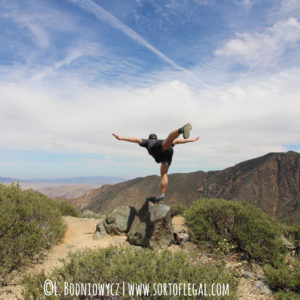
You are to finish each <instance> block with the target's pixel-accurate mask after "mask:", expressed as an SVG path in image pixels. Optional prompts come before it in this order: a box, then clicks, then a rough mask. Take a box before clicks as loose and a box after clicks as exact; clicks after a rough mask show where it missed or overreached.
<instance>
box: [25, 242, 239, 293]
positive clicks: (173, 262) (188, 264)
mask: <svg viewBox="0 0 300 300" xmlns="http://www.w3.org/2000/svg"><path fill="white" fill-rule="evenodd" d="M47 278H50V279H51V280H52V281H53V282H54V281H55V282H56V286H57V293H59V294H61V296H60V299H79V297H77V298H76V297H71V296H69V297H66V295H65V294H64V291H63V290H62V289H63V283H64V282H71V283H91V284H92V283H121V284H122V283H123V282H125V287H126V292H125V294H126V297H122V299H124V298H125V299H128V298H131V299H132V298H133V297H129V294H128V284H134V283H136V284H139V283H144V284H149V289H150V293H153V292H155V290H154V286H153V283H156V284H158V283H177V284H179V283H186V284H187V283H196V284H197V287H198V286H199V284H200V283H206V286H207V293H210V291H211V289H210V287H211V285H212V283H215V284H216V283H220V284H224V285H227V284H228V286H229V296H223V297H222V296H219V297H218V299H236V289H237V280H236V279H234V278H233V277H232V274H231V273H230V272H229V271H228V270H227V269H226V268H225V267H224V266H217V265H214V264H210V265H204V264H203V263H202V262H201V261H200V259H199V257H197V256H196V255H193V254H189V255H188V254H186V253H183V252H182V251H178V252H176V253H172V252H171V251H168V250H163V251H152V250H149V249H143V250H132V249H130V248H129V247H126V248H125V247H123V248H117V247H110V248H107V249H98V250H85V251H84V252H76V253H73V254H69V258H68V260H67V262H66V261H65V262H64V266H63V267H61V268H59V269H56V270H55V271H54V272H53V273H52V274H50V275H48V276H47ZM45 279H46V277H45V275H44V274H42V273H41V274H39V275H34V276H27V277H25V279H24V285H25V292H24V297H25V299H30V297H32V296H33V295H34V296H35V299H45V296H44V292H43V284H44V281H45ZM214 292H215V291H214ZM119 293H120V294H121V295H122V296H123V293H122V292H121V291H119ZM181 294H183V292H181ZM63 295H65V296H63ZM135 296H137V295H135ZM83 298H84V297H82V299H83ZM144 298H145V299H149V298H150V297H144ZM158 298H159V299H170V298H171V297H170V295H168V296H166V295H163V296H161V297H156V298H153V297H152V298H151V299H158ZM177 298H178V299H182V298H183V297H176V299H177ZM186 298H188V297H186ZM190 298H191V297H189V299H190ZM47 299H55V297H53V298H51V297H49V298H47ZM134 299H138V297H135V298H134ZM205 299H215V298H214V297H212V298H211V297H205Z"/></svg>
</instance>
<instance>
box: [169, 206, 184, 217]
mask: <svg viewBox="0 0 300 300" xmlns="http://www.w3.org/2000/svg"><path fill="white" fill-rule="evenodd" d="M186 209H187V207H186V206H185V205H184V204H174V205H172V206H171V213H172V216H173V217H175V216H178V215H184V212H185V210H186Z"/></svg>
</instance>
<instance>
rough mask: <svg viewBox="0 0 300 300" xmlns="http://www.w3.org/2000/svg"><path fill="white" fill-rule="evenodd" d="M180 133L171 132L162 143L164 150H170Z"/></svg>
mask: <svg viewBox="0 0 300 300" xmlns="http://www.w3.org/2000/svg"><path fill="white" fill-rule="evenodd" d="M179 135H180V133H179V132H178V129H177V130H174V131H172V132H171V133H170V134H169V135H168V137H167V138H166V139H165V140H164V141H163V143H162V146H163V149H164V150H167V149H168V148H170V147H171V146H172V144H173V142H174V140H176V139H177V138H178V137H179Z"/></svg>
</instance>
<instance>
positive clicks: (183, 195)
mask: <svg viewBox="0 0 300 300" xmlns="http://www.w3.org/2000/svg"><path fill="white" fill-rule="evenodd" d="M159 182H160V178H159V176H155V175H151V176H147V177H138V178H134V179H131V180H129V181H126V182H122V183H119V184H114V185H104V186H102V187H100V188H99V189H95V190H92V191H90V192H89V193H88V194H86V195H83V196H82V197H80V198H78V199H76V200H74V202H73V203H74V204H75V205H76V206H77V207H81V206H82V205H83V203H84V206H85V208H86V209H89V210H93V211H95V212H101V213H107V212H108V211H110V210H112V209H114V208H115V207H117V206H120V205H132V206H135V207H140V206H141V205H142V203H143V202H144V201H145V199H146V198H147V197H150V196H153V195H157V194H158V193H159ZM167 196H168V197H167V200H166V203H167V204H177V203H182V204H185V205H189V204H190V203H192V202H193V201H195V200H196V199H201V198H223V199H226V200H243V201H246V202H249V203H250V204H253V205H254V206H257V207H260V208H262V209H263V210H264V211H265V212H267V213H268V214H270V215H272V216H274V217H277V218H286V217H288V216H292V215H293V214H295V213H296V211H298V210H299V209H300V154H299V153H297V152H294V151H289V152H286V153H285V152H278V153H277V152H272V153H268V154H265V155H263V156H260V157H257V158H253V159H249V160H246V161H243V162H240V163H238V164H236V165H234V166H231V167H228V168H226V169H224V170H219V171H208V172H203V171H196V172H191V173H174V174H170V175H169V187H168V191H167Z"/></svg>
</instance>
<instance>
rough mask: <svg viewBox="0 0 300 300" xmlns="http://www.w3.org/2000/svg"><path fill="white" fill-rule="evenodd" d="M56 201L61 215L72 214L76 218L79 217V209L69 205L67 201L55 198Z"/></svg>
mask: <svg viewBox="0 0 300 300" xmlns="http://www.w3.org/2000/svg"><path fill="white" fill-rule="evenodd" d="M56 203H57V205H58V208H59V210H60V212H61V214H62V215H63V216H72V217H76V218H79V217H80V212H79V210H78V209H77V208H76V207H74V206H73V205H71V204H70V203H68V202H67V201H64V200H57V201H56Z"/></svg>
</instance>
